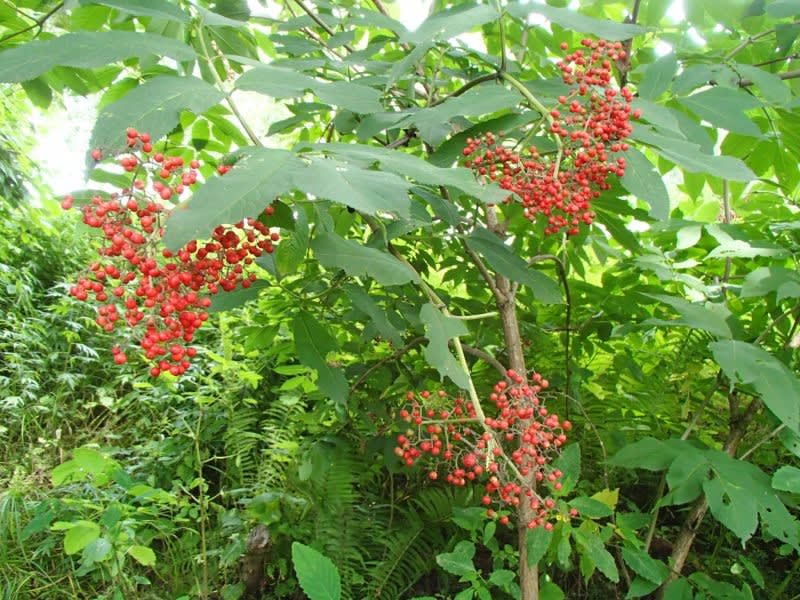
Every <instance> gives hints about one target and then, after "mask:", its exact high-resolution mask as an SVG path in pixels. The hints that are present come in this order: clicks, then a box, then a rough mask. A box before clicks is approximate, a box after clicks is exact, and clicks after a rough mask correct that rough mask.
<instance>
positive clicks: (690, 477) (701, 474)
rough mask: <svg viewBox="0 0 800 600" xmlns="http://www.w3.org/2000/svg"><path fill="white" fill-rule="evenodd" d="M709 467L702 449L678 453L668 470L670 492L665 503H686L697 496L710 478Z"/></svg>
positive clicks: (667, 478) (667, 477)
mask: <svg viewBox="0 0 800 600" xmlns="http://www.w3.org/2000/svg"><path fill="white" fill-rule="evenodd" d="M709 467H710V465H709V463H708V459H707V458H706V455H705V453H703V452H702V451H700V450H690V451H688V452H681V453H680V454H678V455H677V456H676V457H675V460H673V461H672V464H671V465H670V466H669V469H668V470H667V476H666V481H667V484H668V485H669V494H668V495H667V496H666V497H665V498H664V500H663V503H664V504H686V503H687V502H691V501H692V500H694V499H695V498H697V497H698V496H699V495H700V494H701V492H702V491H703V482H705V481H706V479H708V475H709V470H710V469H709Z"/></svg>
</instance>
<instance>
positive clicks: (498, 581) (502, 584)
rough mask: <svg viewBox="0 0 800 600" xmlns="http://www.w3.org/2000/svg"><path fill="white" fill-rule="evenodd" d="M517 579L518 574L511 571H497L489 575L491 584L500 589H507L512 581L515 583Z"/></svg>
mask: <svg viewBox="0 0 800 600" xmlns="http://www.w3.org/2000/svg"><path fill="white" fill-rule="evenodd" d="M515 577H516V574H515V573H514V571H509V570H508V569H497V570H496V571H492V574H491V575H489V583H490V584H492V585H496V586H497V587H499V588H506V587H508V585H509V584H510V583H511V582H512V581H514V578H515Z"/></svg>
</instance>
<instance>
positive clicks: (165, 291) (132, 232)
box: [61, 129, 279, 377]
mask: <svg viewBox="0 0 800 600" xmlns="http://www.w3.org/2000/svg"><path fill="white" fill-rule="evenodd" d="M127 141H128V143H127V145H128V148H129V150H130V151H129V152H127V153H125V154H123V155H121V156H118V157H116V159H115V160H116V162H117V164H119V165H120V166H121V167H122V168H123V169H124V170H125V171H127V172H129V173H132V175H133V180H132V185H131V186H130V187H129V188H127V189H123V190H122V191H121V193H114V194H111V195H110V197H109V198H108V199H105V198H103V197H101V196H99V195H98V196H94V197H93V198H92V199H91V200H90V201H89V202H88V203H87V204H85V205H83V206H82V207H81V213H82V216H83V222H84V223H85V224H86V225H88V226H89V227H92V228H95V229H99V230H100V231H101V232H102V235H103V243H102V245H101V246H100V248H99V249H98V255H99V259H98V260H97V261H95V262H93V263H92V264H91V265H89V268H88V270H87V273H86V274H85V275H84V276H83V277H80V278H79V279H78V281H77V282H76V283H75V285H73V286H72V287H71V288H70V293H71V295H72V296H73V297H75V298H76V299H78V300H82V301H88V300H94V301H95V302H97V303H98V304H99V306H98V309H97V319H96V321H97V324H98V325H99V326H100V327H102V328H103V329H104V330H106V331H109V332H111V331H114V330H115V329H120V328H121V327H127V328H128V332H127V334H126V336H125V337H126V341H125V342H123V343H122V344H121V345H118V346H115V347H114V350H113V354H114V362H116V363H117V364H120V365H121V364H124V363H125V362H127V355H126V353H125V350H124V346H130V345H132V344H137V345H138V346H139V347H140V348H141V351H142V354H143V355H144V357H145V358H146V359H147V360H148V361H149V362H150V363H151V368H150V374H151V375H152V376H154V377H156V376H158V375H160V374H161V373H162V372H169V373H171V374H173V375H176V376H177V375H181V374H182V373H184V372H185V371H186V370H187V369H188V368H189V363H190V360H191V359H192V358H193V357H194V356H195V355H196V354H197V350H196V348H194V347H192V346H190V344H191V343H192V341H193V340H194V336H195V332H196V331H197V329H198V328H199V327H200V326H201V325H202V324H203V323H204V322H205V321H206V320H208V312H207V311H208V308H209V306H210V305H211V296H213V295H215V294H217V293H218V292H220V291H232V290H235V289H237V287H239V286H241V287H244V288H247V287H250V285H251V284H252V282H253V281H255V280H256V275H255V273H253V272H252V269H249V268H248V267H250V266H251V265H252V264H253V262H254V260H255V259H256V258H258V257H259V256H261V255H262V254H263V253H271V252H272V251H273V244H274V243H275V242H276V241H277V240H278V239H279V235H278V233H277V232H275V231H271V230H270V228H269V226H268V225H267V224H266V223H265V222H264V221H265V220H266V218H267V217H268V216H269V215H271V214H272V213H273V208H272V207H271V206H267V207H266V208H265V209H264V214H263V215H262V216H261V217H260V218H259V219H245V220H242V221H239V222H238V223H235V224H232V225H228V224H223V225H220V226H218V227H217V228H215V229H214V231H213V232H211V236H210V239H209V240H208V241H205V242H199V241H196V240H193V241H191V242H189V243H188V244H186V245H185V246H184V247H183V248H181V249H180V250H178V251H177V252H172V251H170V250H169V249H167V248H165V247H164V245H163V242H162V238H163V235H164V220H165V218H166V216H167V215H168V214H169V210H170V208H171V206H172V205H171V204H168V202H169V201H170V200H176V199H177V198H178V197H180V196H181V194H183V193H184V192H186V191H187V190H188V189H189V187H190V186H192V185H194V184H196V183H197V177H198V171H197V169H198V168H199V166H200V165H199V163H198V162H197V161H196V160H192V161H190V162H189V164H188V165H187V164H186V162H185V161H184V159H183V158H181V157H179V156H172V157H170V156H165V155H163V154H162V153H160V152H159V153H155V154H152V155H151V153H152V151H153V146H152V144H151V142H150V136H149V135H148V134H146V133H139V132H137V131H136V130H134V129H128V131H127ZM92 157H93V158H94V159H95V160H96V161H100V160H102V158H103V157H102V153H101V152H100V151H99V150H94V151H92ZM229 169H230V167H229V166H221V167H219V168H218V170H217V172H218V173H220V174H225V173H226V172H228V170H229ZM73 203H74V198H72V197H71V196H67V197H65V198H64V199H63V200H62V202H61V206H62V207H63V208H64V209H65V210H69V209H70V208H72V206H73Z"/></svg>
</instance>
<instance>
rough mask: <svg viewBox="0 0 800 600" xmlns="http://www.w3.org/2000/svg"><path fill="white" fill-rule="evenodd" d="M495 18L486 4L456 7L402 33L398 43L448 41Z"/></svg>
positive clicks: (436, 14) (494, 14)
mask: <svg viewBox="0 0 800 600" xmlns="http://www.w3.org/2000/svg"><path fill="white" fill-rule="evenodd" d="M497 17H498V14H497V11H496V10H495V9H494V8H492V7H491V6H489V5H487V4H479V5H477V6H469V5H467V6H465V7H464V6H457V7H455V8H451V9H450V10H445V11H440V12H437V13H434V14H433V15H431V16H430V17H428V18H427V19H426V20H425V21H423V22H422V23H421V24H420V26H419V27H417V29H416V30H414V31H406V32H402V34H401V36H400V41H401V42H404V43H411V44H422V43H425V42H428V41H429V40H436V39H438V40H448V39H450V38H451V37H454V36H456V35H458V34H459V33H464V32H465V31H470V30H472V29H474V28H475V27H479V26H481V25H483V24H484V23H488V22H489V21H494V20H495V19H497Z"/></svg>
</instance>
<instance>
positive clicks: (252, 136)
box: [197, 27, 263, 146]
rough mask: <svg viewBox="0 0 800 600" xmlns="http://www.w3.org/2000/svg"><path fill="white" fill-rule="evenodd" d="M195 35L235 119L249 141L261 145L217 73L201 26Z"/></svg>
mask: <svg viewBox="0 0 800 600" xmlns="http://www.w3.org/2000/svg"><path fill="white" fill-rule="evenodd" d="M197 37H198V38H199V40H200V48H201V49H202V51H203V56H204V58H205V59H206V61H207V62H208V68H209V70H210V71H211V75H212V76H213V77H214V81H215V82H216V83H217V86H218V87H219V90H220V91H221V92H222V93H223V94H225V101H226V102H227V103H228V106H229V107H230V109H231V112H232V113H233V114H234V115H235V116H236V119H237V120H238V121H239V123H241V125H242V128H243V129H244V130H245V132H246V133H247V137H249V138H250V141H251V142H253V144H255V145H256V146H263V144H262V143H261V140H259V139H258V136H257V135H256V133H255V131H253V129H252V128H251V127H250V125H249V124H248V122H247V120H246V119H245V118H244V115H242V113H241V112H240V111H239V107H238V106H236V103H235V102H234V101H233V96H232V95H231V93H230V92H229V91H228V90H227V88H226V86H225V82H223V81H222V78H221V77H220V76H219V73H217V68H216V66H215V65H214V61H213V60H212V58H211V54H210V53H209V52H208V46H207V45H206V40H205V37H204V36H203V28H202V27H201V28H200V30H199V31H198V35H197Z"/></svg>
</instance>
